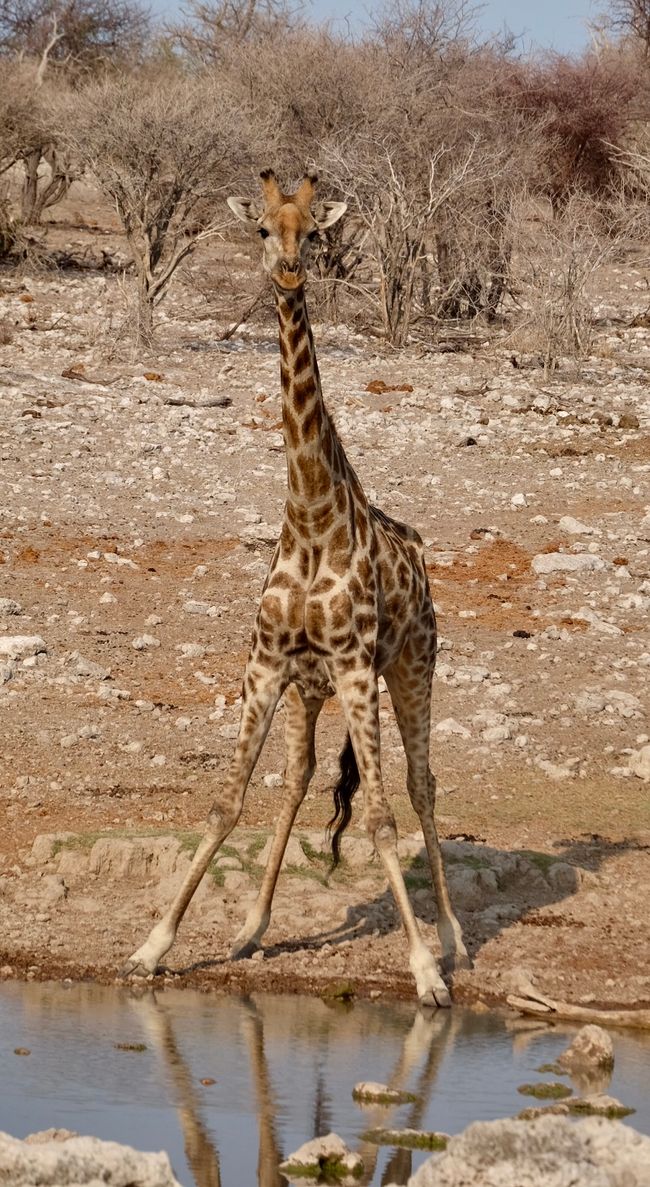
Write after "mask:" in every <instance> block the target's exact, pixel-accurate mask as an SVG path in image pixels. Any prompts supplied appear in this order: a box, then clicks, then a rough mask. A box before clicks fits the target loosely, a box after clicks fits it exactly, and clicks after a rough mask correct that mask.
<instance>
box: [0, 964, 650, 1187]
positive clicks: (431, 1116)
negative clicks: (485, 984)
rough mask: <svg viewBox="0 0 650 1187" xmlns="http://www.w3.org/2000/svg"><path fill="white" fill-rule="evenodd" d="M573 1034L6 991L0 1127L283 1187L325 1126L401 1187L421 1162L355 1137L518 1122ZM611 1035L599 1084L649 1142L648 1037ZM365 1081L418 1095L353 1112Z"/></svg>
mask: <svg viewBox="0 0 650 1187" xmlns="http://www.w3.org/2000/svg"><path fill="white" fill-rule="evenodd" d="M576 1030H577V1028H576V1027H569V1026H557V1027H553V1028H551V1027H542V1026H538V1025H536V1024H534V1023H530V1022H526V1021H524V1020H517V1019H515V1018H513V1017H510V1016H505V1015H500V1014H492V1013H489V1014H488V1013H485V1014H477V1013H474V1012H472V1011H469V1010H462V1009H459V1008H456V1007H454V1008H453V1009H452V1010H441V1011H438V1012H437V1013H433V1014H432V1015H430V1016H425V1015H423V1014H421V1013H419V1012H418V1011H417V1009H416V1008H415V1006H414V1005H407V1004H392V1003H381V1002H376V1003H357V1004H355V1005H353V1006H346V1005H344V1004H341V1003H337V1002H333V1003H326V1002H324V1001H321V1000H320V999H311V998H305V997H280V996H276V997H274V996H269V995H256V996H254V997H248V998H246V997H229V996H225V995H223V996H222V995H214V994H201V993H192V992H189V991H178V990H176V991H175V990H173V989H169V990H166V991H164V992H147V993H145V994H144V995H135V994H133V993H130V992H129V991H127V990H125V989H124V990H123V989H107V988H101V987H97V986H92V985H70V986H69V987H67V988H66V987H64V986H60V985H36V984H32V985H17V984H16V985H14V984H11V985H4V986H2V988H1V990H0V1060H1V1062H2V1076H1V1078H0V1129H2V1130H4V1131H6V1132H8V1133H11V1134H13V1135H14V1136H16V1137H24V1136H26V1135H27V1134H28V1133H33V1132H35V1131H37V1130H41V1129H47V1128H49V1127H51V1126H56V1127H63V1128H66V1129H71V1130H75V1131H77V1132H78V1133H82V1134H93V1135H95V1136H96V1137H100V1138H106V1139H111V1140H114V1141H119V1142H125V1143H127V1144H129V1145H133V1146H135V1147H137V1148H139V1149H142V1150H161V1149H164V1150H166V1151H167V1152H168V1153H169V1155H170V1158H171V1161H172V1164H173V1166H174V1169H175V1172H176V1175H177V1177H178V1179H179V1181H180V1182H181V1183H182V1184H183V1187H215V1185H216V1184H220V1187H256V1185H259V1187H285V1185H286V1180H285V1179H284V1178H283V1177H282V1176H281V1175H280V1174H279V1173H278V1171H277V1166H278V1163H279V1162H280V1161H281V1160H282V1159H283V1158H285V1157H286V1156H287V1155H289V1154H291V1153H292V1152H293V1151H294V1150H295V1149H296V1148H297V1147H298V1146H300V1145H301V1144H302V1143H303V1142H305V1141H307V1140H308V1139H309V1138H312V1137H314V1136H316V1135H319V1134H324V1133H328V1132H330V1131H332V1130H333V1131H335V1132H336V1133H338V1134H339V1135H340V1136H341V1137H342V1138H344V1139H345V1141H346V1142H347V1143H348V1144H349V1145H350V1146H351V1147H352V1148H355V1149H358V1150H360V1152H361V1153H362V1157H363V1159H364V1164H365V1166H366V1174H365V1176H364V1177H363V1179H362V1180H361V1183H362V1184H366V1185H368V1187H370V1185H372V1187H380V1184H382V1183H387V1182H388V1183H396V1184H403V1183H406V1182H407V1180H408V1178H409V1175H410V1174H411V1173H412V1172H413V1171H414V1170H415V1169H416V1167H417V1166H419V1164H420V1163H421V1162H422V1161H423V1159H424V1158H426V1157H427V1156H428V1155H427V1153H426V1152H425V1151H420V1150H405V1149H399V1150H398V1149H395V1148H391V1147H390V1146H387V1147H384V1146H381V1145H373V1144H370V1143H368V1142H364V1141H363V1139H362V1135H363V1134H364V1133H365V1132H366V1131H368V1130H369V1129H375V1128H377V1127H381V1128H390V1129H395V1128H402V1127H410V1128H415V1129H424V1130H436V1131H442V1132H446V1133H457V1132H458V1131H459V1130H461V1129H464V1128H465V1126H466V1125H468V1124H469V1123H470V1122H471V1121H476V1120H489V1119H492V1118H496V1117H509V1116H514V1115H515V1114H516V1113H517V1112H519V1110H520V1109H521V1108H522V1107H524V1106H525V1105H529V1104H535V1103H537V1102H535V1101H534V1100H532V1099H530V1098H527V1097H523V1096H521V1095H520V1094H519V1093H518V1092H517V1087H518V1086H519V1085H521V1084H523V1083H530V1082H531V1081H532V1082H538V1081H540V1080H556V1079H557V1076H556V1075H552V1074H549V1073H539V1071H538V1068H539V1067H540V1065H542V1064H548V1063H552V1062H553V1060H554V1059H556V1058H557V1056H558V1055H559V1054H560V1052H561V1051H562V1050H563V1049H564V1048H565V1047H566V1046H567V1045H568V1043H569V1042H570V1040H571V1038H572V1037H573V1035H574V1034H575V1033H576ZM612 1036H613V1039H614V1049H615V1056H616V1062H615V1068H614V1073H613V1076H612V1078H611V1081H610V1082H608V1083H607V1084H603V1085H601V1087H602V1088H603V1090H606V1091H607V1092H609V1093H610V1094H611V1095H613V1096H616V1097H618V1098H619V1100H621V1101H622V1102H623V1103H624V1104H625V1105H627V1106H629V1107H631V1108H633V1109H635V1110H636V1112H635V1113H634V1114H633V1115H632V1117H631V1118H630V1121H631V1124H632V1125H634V1126H635V1128H637V1129H640V1130H642V1131H644V1132H645V1133H650V1036H646V1035H643V1034H637V1033H636V1032H632V1031H624V1030H619V1031H612ZM17 1050H18V1051H22V1052H23V1054H20V1055H19V1054H16V1053H15V1052H16V1051H17ZM25 1052H28V1053H29V1054H24V1053H25ZM360 1080H366V1081H367V1080H372V1081H378V1082H380V1083H382V1084H388V1085H389V1086H391V1085H392V1086H393V1087H399V1088H400V1089H401V1090H403V1091H406V1092H408V1093H409V1094H411V1095H412V1096H414V1098H415V1099H411V1100H409V1101H407V1102H405V1103H403V1104H400V1105H398V1106H391V1107H388V1106H385V1105H383V1106H378V1105H370V1106H368V1105H366V1106H363V1105H360V1104H359V1103H357V1102H356V1101H355V1100H353V1098H352V1090H353V1087H354V1085H355V1084H356V1083H357V1082H358V1081H360ZM567 1083H568V1084H570V1083H571V1082H570V1081H569V1080H568V1078H567Z"/></svg>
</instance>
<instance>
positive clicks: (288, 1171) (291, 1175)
mask: <svg viewBox="0 0 650 1187" xmlns="http://www.w3.org/2000/svg"><path fill="white" fill-rule="evenodd" d="M282 1174H283V1175H284V1176H285V1177H286V1178H288V1179H317V1180H318V1182H319V1183H340V1181H341V1179H347V1178H348V1176H349V1175H352V1176H353V1178H355V1179H360V1178H361V1176H362V1174H363V1166H362V1165H361V1163H357V1164H356V1166H354V1167H353V1168H352V1169H351V1170H350V1169H349V1168H348V1167H347V1166H345V1164H344V1163H343V1162H341V1159H340V1158H321V1159H319V1161H318V1162H314V1163H309V1164H307V1163H298V1164H294V1163H292V1162H283V1163H282Z"/></svg>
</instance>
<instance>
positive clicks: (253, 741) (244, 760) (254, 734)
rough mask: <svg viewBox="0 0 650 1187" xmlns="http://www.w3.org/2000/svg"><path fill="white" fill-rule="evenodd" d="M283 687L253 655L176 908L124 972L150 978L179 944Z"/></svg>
mask: <svg viewBox="0 0 650 1187" xmlns="http://www.w3.org/2000/svg"><path fill="white" fill-rule="evenodd" d="M283 688H284V672H283V671H276V670H275V669H271V668H268V667H266V666H263V665H262V664H260V663H259V662H257V661H256V660H255V659H254V657H251V659H250V660H249V662H248V665H247V668H246V676H245V678H244V699H243V704H242V714H241V722H240V726H239V735H238V738H237V744H236V746H235V753H234V755H233V759H232V762H231V764H230V769H229V771H228V775H227V777H226V782H225V785H224V787H223V789H222V791H221V793H220V795H219V796H218V797H217V800H216V801H215V803H214V805H213V807H212V809H211V811H210V814H209V816H208V826H207V829H206V831H205V835H204V837H203V839H202V841H201V842H200V844H199V847H198V849H197V850H196V853H195V854H194V857H193V859H192V864H191V865H190V868H189V870H188V871H187V874H186V875H185V878H184V879H183V882H182V883H181V886H180V887H179V889H178V891H177V893H176V896H175V898H174V900H173V902H172V904H171V906H170V907H169V909H168V910H167V911H166V912H165V914H164V915H163V918H162V919H161V920H160V921H159V922H158V923H157V924H156V925H155V927H153V928H152V930H151V932H150V933H149V936H148V937H147V939H146V940H145V942H144V944H142V945H141V947H140V948H138V949H137V950H136V951H135V952H134V953H133V955H132V956H130V957H129V959H128V960H127V962H126V964H125V965H124V967H123V969H122V970H121V971H122V976H129V975H131V974H136V975H138V976H148V975H149V974H151V973H154V972H155V971H156V968H157V966H158V963H159V962H160V960H161V959H162V957H163V956H164V955H165V953H166V952H168V951H169V949H170V948H171V946H172V944H173V943H174V940H175V938H176V932H177V929H178V925H179V923H180V921H181V919H182V918H183V915H184V914H185V912H186V910H187V908H188V906H189V904H190V902H191V899H192V896H193V894H194V891H195V890H196V888H197V886H198V885H199V882H200V881H201V879H202V877H203V875H204V874H205V872H206V870H207V868H208V866H209V864H210V862H211V861H212V858H213V857H214V855H215V853H216V852H217V850H218V849H219V846H220V845H222V844H223V842H224V840H225V839H226V837H227V836H228V835H229V834H230V833H231V832H232V830H233V828H234V827H235V825H236V823H237V821H238V820H239V817H240V815H241V810H242V805H243V802H244V794H245V792H246V788H247V786H248V781H249V779H250V777H251V775H252V773H253V769H254V767H255V763H256V762H257V759H258V757H259V754H260V751H261V749H262V746H263V745H264V740H265V738H266V735H267V733H268V731H269V726H270V724H271V720H272V718H273V714H274V712H275V708H276V705H277V703H278V700H279V699H280V695H281V693H282V691H283Z"/></svg>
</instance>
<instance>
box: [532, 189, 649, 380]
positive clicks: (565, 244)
mask: <svg viewBox="0 0 650 1187" xmlns="http://www.w3.org/2000/svg"><path fill="white" fill-rule="evenodd" d="M534 213H535V214H536V217H533V214H534ZM628 232H629V228H628ZM517 246H518V260H517V276H516V284H517V289H518V293H519V298H520V309H521V314H520V317H519V319H518V325H517V328H516V330H515V332H514V333H513V335H512V338H511V341H512V342H513V344H514V345H516V346H518V347H519V348H521V349H524V350H527V351H530V352H533V353H535V354H537V355H538V357H539V361H540V364H541V365H542V366H543V367H544V371H545V372H549V371H551V370H553V369H555V367H557V366H558V365H559V363H560V360H562V359H567V358H568V359H571V360H572V361H573V363H574V364H579V362H580V360H581V359H583V358H585V357H586V356H587V355H588V354H589V353H590V352H591V348H592V344H593V333H594V326H593V304H592V297H591V290H592V288H593V285H594V282H595V278H596V276H597V274H598V271H599V270H600V269H601V268H602V267H603V266H604V265H605V264H606V263H607V262H608V261H609V260H611V259H612V257H613V256H616V255H617V254H620V252H621V251H622V250H623V249H624V246H625V244H624V241H623V239H622V238H621V236H613V235H612V234H611V229H608V228H607V226H606V224H605V221H604V219H603V215H602V209H601V207H600V206H599V205H598V204H597V203H595V202H594V201H593V200H591V199H589V198H587V197H585V195H584V194H580V193H578V194H573V195H571V196H570V197H569V198H568V199H567V201H566V202H565V204H564V208H563V211H562V214H561V215H560V216H559V217H558V216H557V215H556V216H555V217H554V216H553V212H552V209H551V207H550V204H548V203H540V202H538V203H536V204H535V203H534V202H533V201H530V202H528V203H522V205H521V207H520V211H519V228H518V233H517Z"/></svg>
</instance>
